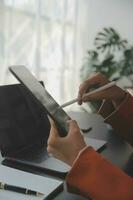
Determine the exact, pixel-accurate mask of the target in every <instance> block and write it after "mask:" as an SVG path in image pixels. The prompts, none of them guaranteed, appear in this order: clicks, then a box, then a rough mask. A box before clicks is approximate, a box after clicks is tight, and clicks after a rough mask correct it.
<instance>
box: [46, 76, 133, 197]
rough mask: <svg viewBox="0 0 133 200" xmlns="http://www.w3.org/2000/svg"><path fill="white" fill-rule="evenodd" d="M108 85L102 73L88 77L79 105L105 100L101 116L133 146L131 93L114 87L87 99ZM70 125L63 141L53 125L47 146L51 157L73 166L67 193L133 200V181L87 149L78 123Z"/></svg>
mask: <svg viewBox="0 0 133 200" xmlns="http://www.w3.org/2000/svg"><path fill="white" fill-rule="evenodd" d="M108 82H109V81H108V80H107V78H106V77H105V76H104V75H102V74H101V73H96V74H95V75H93V76H92V77H89V78H88V79H87V80H86V81H85V82H83V83H82V84H81V85H80V87H79V93H78V103H79V105H81V104H82V103H83V102H87V101H94V100H103V102H102V105H101V107H100V109H99V111H98V113H99V114H101V115H102V116H103V117H104V120H105V122H106V123H108V124H110V125H111V126H112V127H113V128H114V129H115V130H116V131H117V132H118V134H120V135H121V136H122V137H123V138H124V139H125V140H126V141H128V142H129V143H130V144H131V145H133V97H132V96H131V95H130V94H129V93H128V92H126V91H125V90H122V89H121V88H119V87H118V86H116V85H115V86H113V87H111V88H108V89H106V90H104V91H102V92H97V93H95V94H93V95H91V96H89V97H86V98H85V97H84V94H85V93H86V92H88V91H89V90H90V89H92V88H94V86H95V85H98V86H102V85H105V84H107V83H108ZM50 121H51V120H50ZM68 124H69V132H68V135H67V136H66V137H63V138H62V137H60V136H59V134H58V131H57V129H56V126H55V124H54V122H53V121H51V130H50V136H49V139H48V146H47V150H48V152H49V153H51V154H53V156H55V157H56V158H58V159H60V160H62V161H64V162H65V163H67V164H68V165H70V166H71V170H70V171H69V173H68V174H67V176H66V185H67V189H68V191H70V192H75V193H79V194H81V195H83V196H84V197H86V198H90V199H93V200H133V178H131V177H129V176H128V175H127V174H126V173H124V172H123V171H122V170H121V169H120V168H118V167H117V166H114V165H113V164H112V163H111V162H110V161H108V160H107V159H105V158H104V157H103V156H102V155H101V154H99V153H98V152H96V151H95V150H94V149H93V148H92V147H91V146H87V145H86V144H85V141H84V139H83V136H82V135H81V133H80V129H79V127H78V125H77V122H76V121H73V120H71V121H69V122H68Z"/></svg>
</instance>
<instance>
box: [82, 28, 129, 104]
mask: <svg viewBox="0 0 133 200" xmlns="http://www.w3.org/2000/svg"><path fill="white" fill-rule="evenodd" d="M92 72H101V73H103V74H104V75H105V76H106V77H107V78H109V79H110V80H113V79H117V80H118V79H120V78H121V77H122V76H129V75H131V74H133V47H132V46H130V45H129V44H128V41H127V40H126V39H122V38H121V36H120V34H119V33H118V32H117V31H116V30H115V29H114V28H111V27H109V28H103V30H102V31H100V32H99V33H97V34H96V37H95V39H94V49H92V50H89V51H88V52H87V56H86V58H85V60H84V63H83V66H82V68H81V73H80V75H81V79H82V81H83V80H85V79H86V78H87V77H88V76H89V74H90V73H92ZM96 105H97V104H96Z"/></svg>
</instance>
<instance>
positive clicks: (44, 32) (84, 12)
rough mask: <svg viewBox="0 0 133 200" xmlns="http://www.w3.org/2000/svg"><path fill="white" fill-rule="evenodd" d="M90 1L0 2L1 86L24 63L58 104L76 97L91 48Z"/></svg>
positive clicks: (9, 0) (40, 0)
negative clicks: (80, 73)
mask: <svg viewBox="0 0 133 200" xmlns="http://www.w3.org/2000/svg"><path fill="white" fill-rule="evenodd" d="M87 18H88V1H87V0H0V84H10V83H14V82H15V79H14V78H13V77H12V76H11V75H10V73H9V72H8V66H10V65H26V66H27V67H28V68H29V69H30V70H31V71H32V72H33V73H34V74H35V75H36V77H37V78H38V80H43V81H44V84H45V85H46V88H48V90H49V91H50V92H51V94H52V95H53V96H54V97H55V98H56V99H57V101H58V102H60V103H63V102H64V101H67V100H70V99H71V98H73V97H75V96H76V95H77V90H78V85H79V81H80V78H79V69H80V67H81V65H82V61H83V57H84V55H85V52H86V49H87V48H88V43H87V41H88V37H89V33H88V31H89V29H88V27H89V25H88V19H87Z"/></svg>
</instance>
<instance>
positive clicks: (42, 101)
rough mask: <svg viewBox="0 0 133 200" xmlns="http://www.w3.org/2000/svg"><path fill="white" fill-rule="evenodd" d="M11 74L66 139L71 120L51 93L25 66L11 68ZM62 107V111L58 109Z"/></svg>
mask: <svg viewBox="0 0 133 200" xmlns="http://www.w3.org/2000/svg"><path fill="white" fill-rule="evenodd" d="M9 70H10V72H11V73H12V74H13V75H14V76H15V77H16V78H17V79H18V80H19V81H20V83H22V85H23V86H24V87H25V88H27V90H28V91H29V93H30V94H31V95H32V97H33V98H34V99H35V101H36V103H37V104H38V105H39V106H40V107H41V108H42V109H43V110H44V111H45V112H46V111H47V113H48V115H50V117H51V118H52V119H53V120H54V122H55V124H56V126H57V128H58V131H59V134H60V136H62V137H64V136H66V135H67V133H68V130H69V129H68V124H67V121H68V120H70V119H71V118H70V117H69V116H68V115H67V113H66V112H65V111H64V110H63V109H62V108H61V107H60V105H59V104H58V103H57V102H56V101H55V100H54V98H53V97H52V96H51V95H50V94H49V92H48V91H47V90H46V88H44V87H43V86H42V85H41V84H40V82H38V80H37V79H36V78H35V77H34V76H33V75H32V74H31V72H30V71H29V70H28V69H27V68H26V67H25V66H21V65H20V66H18V65H14V66H10V67H9ZM59 107H60V109H58V108H59Z"/></svg>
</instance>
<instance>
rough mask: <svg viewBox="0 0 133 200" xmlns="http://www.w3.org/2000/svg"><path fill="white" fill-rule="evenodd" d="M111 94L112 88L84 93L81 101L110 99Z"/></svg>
mask: <svg viewBox="0 0 133 200" xmlns="http://www.w3.org/2000/svg"><path fill="white" fill-rule="evenodd" d="M111 96H112V88H108V89H105V90H103V91H99V92H96V93H93V94H91V95H88V96H87V95H84V96H83V98H82V101H83V102H87V101H95V100H103V99H111Z"/></svg>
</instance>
